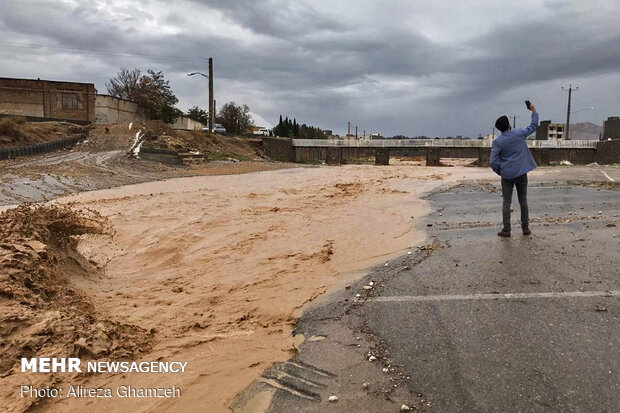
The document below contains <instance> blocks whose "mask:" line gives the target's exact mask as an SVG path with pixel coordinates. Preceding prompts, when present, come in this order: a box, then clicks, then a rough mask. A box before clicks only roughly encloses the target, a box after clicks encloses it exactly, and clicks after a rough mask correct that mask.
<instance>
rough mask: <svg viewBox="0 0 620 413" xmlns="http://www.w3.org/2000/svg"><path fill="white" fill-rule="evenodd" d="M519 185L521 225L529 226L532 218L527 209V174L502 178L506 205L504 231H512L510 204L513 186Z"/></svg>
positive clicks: (504, 207) (503, 210) (504, 208)
mask: <svg viewBox="0 0 620 413" xmlns="http://www.w3.org/2000/svg"><path fill="white" fill-rule="evenodd" d="M515 186H516V187H517V197H518V198H519V206H520V207H521V227H522V228H527V227H528V225H529V223H530V219H529V212H528V210H527V174H524V175H521V176H518V177H516V178H514V179H505V178H502V197H503V198H504V205H503V207H502V215H503V219H504V231H510V204H511V203H512V188H513V187H515Z"/></svg>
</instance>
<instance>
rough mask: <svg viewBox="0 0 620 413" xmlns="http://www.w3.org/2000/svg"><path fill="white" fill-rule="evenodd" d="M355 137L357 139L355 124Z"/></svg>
mask: <svg viewBox="0 0 620 413" xmlns="http://www.w3.org/2000/svg"><path fill="white" fill-rule="evenodd" d="M355 139H357V126H356V127H355Z"/></svg>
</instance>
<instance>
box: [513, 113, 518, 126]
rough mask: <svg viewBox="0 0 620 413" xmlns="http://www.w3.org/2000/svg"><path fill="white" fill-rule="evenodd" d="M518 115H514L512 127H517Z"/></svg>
mask: <svg viewBox="0 0 620 413" xmlns="http://www.w3.org/2000/svg"><path fill="white" fill-rule="evenodd" d="M517 118H518V116H517V115H512V128H513V129H514V128H516V127H517Z"/></svg>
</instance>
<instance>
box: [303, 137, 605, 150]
mask: <svg viewBox="0 0 620 413" xmlns="http://www.w3.org/2000/svg"><path fill="white" fill-rule="evenodd" d="M526 142H527V146H528V147H530V148H551V149H560V148H569V149H571V148H572V149H596V145H597V143H598V141H590V140H571V141H557V140H554V141H546V140H545V141H543V140H527V141H526ZM292 143H293V146H299V147H330V148H490V147H491V144H492V141H489V140H473V139H358V140H345V139H293V140H292Z"/></svg>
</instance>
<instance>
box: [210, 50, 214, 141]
mask: <svg viewBox="0 0 620 413" xmlns="http://www.w3.org/2000/svg"><path fill="white" fill-rule="evenodd" d="M214 112H215V100H214V99H213V58H212V57H210V58H209V132H213V124H214V123H215V113H214Z"/></svg>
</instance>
